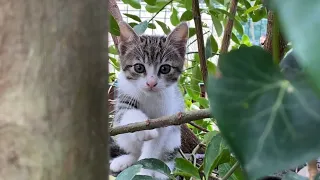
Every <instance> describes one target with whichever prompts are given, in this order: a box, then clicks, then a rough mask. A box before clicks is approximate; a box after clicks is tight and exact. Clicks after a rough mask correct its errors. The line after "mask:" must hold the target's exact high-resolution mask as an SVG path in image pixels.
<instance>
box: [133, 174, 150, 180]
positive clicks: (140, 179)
mask: <svg viewBox="0 0 320 180" xmlns="http://www.w3.org/2000/svg"><path fill="white" fill-rule="evenodd" d="M132 180H155V179H154V178H153V177H151V176H146V175H135V176H134V177H133V179H132Z"/></svg>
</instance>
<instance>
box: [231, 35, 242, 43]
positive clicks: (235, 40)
mask: <svg viewBox="0 0 320 180" xmlns="http://www.w3.org/2000/svg"><path fill="white" fill-rule="evenodd" d="M231 39H232V41H233V42H235V43H236V44H239V45H240V44H241V43H240V41H239V39H238V38H237V36H236V35H235V34H234V33H232V36H231Z"/></svg>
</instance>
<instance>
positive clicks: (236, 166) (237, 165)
mask: <svg viewBox="0 0 320 180" xmlns="http://www.w3.org/2000/svg"><path fill="white" fill-rule="evenodd" d="M239 166H240V163H239V161H237V162H236V163H235V164H234V165H233V166H232V167H231V169H230V170H229V171H228V172H227V174H226V175H225V176H224V177H223V178H222V179H221V180H227V179H228V178H229V177H230V176H231V175H232V174H233V172H234V171H235V170H236V169H237V168H238V167H239Z"/></svg>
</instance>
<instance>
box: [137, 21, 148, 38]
mask: <svg viewBox="0 0 320 180" xmlns="http://www.w3.org/2000/svg"><path fill="white" fill-rule="evenodd" d="M147 28H148V21H143V22H141V23H140V24H138V25H136V26H134V28H133V30H134V31H135V32H136V33H137V34H138V35H141V34H143V33H144V32H145V31H146V30H147Z"/></svg>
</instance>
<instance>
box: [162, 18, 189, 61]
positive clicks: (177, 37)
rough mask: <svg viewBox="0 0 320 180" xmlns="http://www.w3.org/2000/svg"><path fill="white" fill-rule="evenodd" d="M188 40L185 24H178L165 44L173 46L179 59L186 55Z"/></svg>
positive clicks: (187, 29) (187, 30)
mask: <svg viewBox="0 0 320 180" xmlns="http://www.w3.org/2000/svg"><path fill="white" fill-rule="evenodd" d="M188 38H189V28H188V25H187V23H185V22H183V23H180V24H179V25H178V26H177V27H176V28H175V29H174V30H173V31H172V32H171V33H170V34H169V35H168V37H167V44H168V45H169V46H173V47H174V48H175V49H176V50H177V51H178V52H179V55H180V57H181V58H184V56H185V54H186V45H187V41H188Z"/></svg>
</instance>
